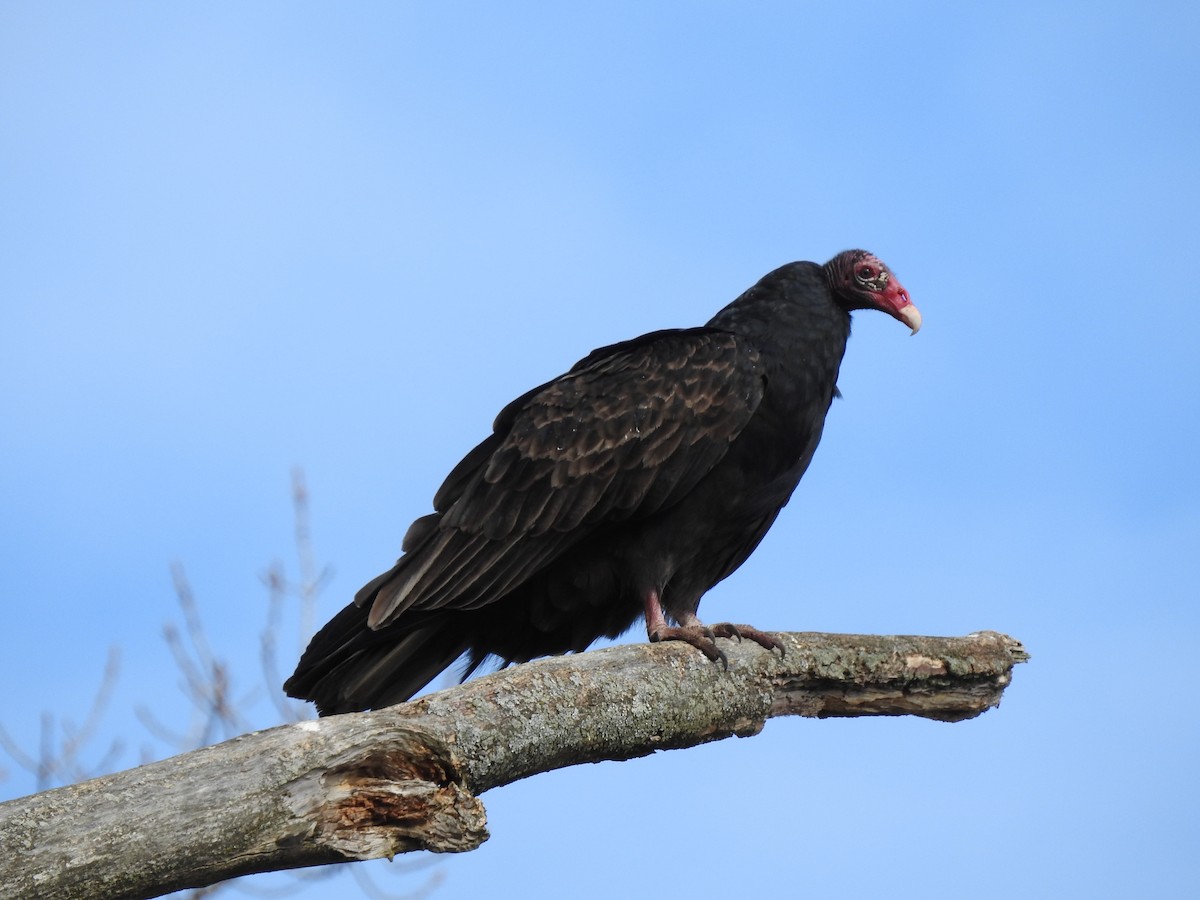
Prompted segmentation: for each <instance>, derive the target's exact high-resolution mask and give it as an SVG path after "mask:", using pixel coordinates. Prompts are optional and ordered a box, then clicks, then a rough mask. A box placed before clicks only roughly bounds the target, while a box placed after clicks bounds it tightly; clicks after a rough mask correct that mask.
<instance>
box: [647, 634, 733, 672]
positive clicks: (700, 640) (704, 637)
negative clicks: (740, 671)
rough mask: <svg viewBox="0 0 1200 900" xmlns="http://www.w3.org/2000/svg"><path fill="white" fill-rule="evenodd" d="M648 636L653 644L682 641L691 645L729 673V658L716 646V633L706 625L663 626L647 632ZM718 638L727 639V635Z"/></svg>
mask: <svg viewBox="0 0 1200 900" xmlns="http://www.w3.org/2000/svg"><path fill="white" fill-rule="evenodd" d="M717 627H720V626H717ZM649 636H650V642H651V643H655V644H656V643H658V642H659V641H683V642H684V643H685V644H691V645H692V646H693V647H695V648H696V649H697V650H699V651H700V652H701V653H703V654H704V655H705V656H707V657H708V658H709V659H710V660H711V661H713V662H720V664H721V665H722V666H723V667H724V668H725V671H729V657H727V656H726V655H725V651H724V650H722V649H721V648H720V647H718V646H717V641H716V638H717V637H718V634H717V632H716V631H714V630H713V629H712V628H709V627H708V626H707V625H703V624H701V623H696V624H695V625H680V626H678V627H672V626H670V625H667V624H663V625H660V626H659V627H657V628H655V629H653V630H649ZM720 637H729V635H727V634H723V635H720Z"/></svg>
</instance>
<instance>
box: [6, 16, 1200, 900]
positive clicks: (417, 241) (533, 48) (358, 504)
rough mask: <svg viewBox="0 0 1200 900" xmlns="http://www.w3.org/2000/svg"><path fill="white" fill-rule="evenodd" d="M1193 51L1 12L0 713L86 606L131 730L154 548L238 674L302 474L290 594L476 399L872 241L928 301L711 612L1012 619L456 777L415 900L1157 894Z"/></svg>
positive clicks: (356, 575) (1164, 824)
mask: <svg viewBox="0 0 1200 900" xmlns="http://www.w3.org/2000/svg"><path fill="white" fill-rule="evenodd" d="M1197 46H1200V13H1198V12H1197V8H1196V7H1195V5H1194V4H1186V3H1160V4H1150V5H1147V4H1145V3H1139V4H1136V5H1135V4H1132V3H1088V4H1083V3H1065V4H1058V5H1055V6H1054V7H1053V8H1047V5H1046V4H1024V3H1016V4H1006V5H1003V6H996V5H994V4H993V5H984V4H958V3H921V4H906V5H900V4H887V3H876V4H869V3H867V4H863V3H843V4H836V5H835V4H811V5H810V4H802V3H736V4H735V3H716V2H712V3H696V4H688V5H685V4H665V3H664V4H655V3H640V4H624V3H605V4H597V5H594V6H593V5H586V6H585V5H583V4H571V5H566V4H548V3H546V4H538V3H506V4H482V3H480V4H460V3H442V4H420V5H418V4H402V3H395V4H378V3H376V4H372V3H360V4H353V5H339V6H336V7H335V6H325V5H316V4H303V3H288V4H283V3H257V4H212V5H207V6H205V7H203V8H200V7H194V6H192V7H189V6H185V5H182V4H152V3H139V4H128V3H125V4H122V3H113V4H104V5H100V4H80V5H74V4H67V3H61V4H43V3H21V2H17V3H8V4H5V5H4V6H3V8H2V9H0V172H2V173H3V176H2V177H0V248H2V249H0V387H2V390H0V459H3V465H2V466H0V546H3V548H4V550H3V556H4V565H3V566H0V597H2V599H3V603H4V608H5V609H6V610H7V611H8V615H7V622H8V625H7V628H6V629H5V631H4V634H3V635H0V683H2V684H4V685H6V686H8V690H7V692H6V696H7V700H6V702H5V703H4V705H3V706H2V707H0V724H3V726H4V728H5V729H6V730H7V731H8V733H9V734H11V735H13V736H14V738H16V739H17V740H19V741H22V742H23V743H24V744H25V746H35V745H36V741H37V729H38V723H39V720H40V716H41V714H42V712H43V710H48V711H52V712H54V713H55V715H56V716H61V717H65V718H73V719H74V720H76V721H78V720H79V719H81V718H82V717H83V715H84V714H85V712H86V710H87V708H88V705H89V703H90V698H91V695H92V693H93V691H94V689H95V686H96V683H97V681H98V679H99V675H100V672H101V670H102V668H103V665H104V660H105V656H106V653H107V650H108V647H109V646H111V645H118V646H120V647H121V648H122V651H123V668H122V674H121V678H120V680H119V682H118V685H117V688H116V693H115V695H114V697H113V701H112V707H111V712H110V714H109V715H108V717H107V718H106V720H105V725H104V729H105V733H104V737H106V738H107V737H110V736H112V735H121V736H123V737H124V738H125V741H126V743H127V745H128V747H129V749H128V750H127V752H126V753H125V755H124V756H123V757H122V760H121V762H122V764H124V765H129V764H133V763H134V762H136V760H137V757H138V753H139V752H140V750H139V748H142V747H143V746H144V747H146V748H148V750H149V752H158V753H163V752H165V751H164V750H163V749H162V747H161V745H158V744H156V742H155V741H154V739H153V738H152V737H151V736H149V735H147V734H146V733H145V731H144V729H142V726H141V725H140V724H138V722H137V721H136V719H135V717H134V715H133V709H134V708H135V707H136V706H138V705H145V706H148V707H150V708H152V709H154V710H155V711H156V714H157V715H158V716H159V717H160V718H162V719H164V720H166V721H168V722H172V723H186V721H187V712H186V701H185V700H184V698H183V697H182V695H181V694H180V692H179V689H178V685H177V682H178V680H179V676H178V674H177V672H176V670H175V668H174V664H173V662H172V660H171V656H170V653H169V651H168V650H167V648H166V646H165V644H164V642H163V640H162V638H161V629H162V625H163V623H165V622H167V621H168V620H174V619H177V618H178V614H177V612H176V606H175V600H174V595H173V592H172V588H171V580H170V574H169V567H170V565H171V564H172V563H173V562H180V563H182V564H183V565H184V566H185V567H186V569H187V571H188V574H189V576H190V579H191V582H192V585H193V587H194V589H195V591H196V593H197V595H198V597H199V600H200V603H201V606H202V609H203V613H204V615H205V617H206V620H207V622H208V625H209V632H210V639H211V641H212V643H213V645H214V647H215V648H216V650H217V652H219V653H220V654H221V655H223V656H224V657H226V658H227V659H228V660H229V661H230V663H231V665H233V666H234V668H235V670H236V671H237V672H239V673H241V675H240V677H241V679H242V682H241V683H242V684H244V685H245V687H246V689H247V690H249V689H250V688H251V687H252V686H253V685H254V684H255V683H256V678H257V672H258V662H257V660H258V633H259V630H260V628H261V627H262V623H263V618H264V615H265V600H264V597H265V594H264V591H263V589H262V586H261V582H260V576H261V574H262V572H263V571H264V570H265V569H266V568H267V566H268V564H269V563H270V562H271V561H272V560H274V559H280V560H283V561H285V562H286V563H287V564H288V565H290V566H292V567H293V570H294V565H295V564H294V560H293V558H292V556H291V527H292V524H291V508H290V503H289V477H290V475H289V473H290V471H291V469H292V467H294V466H301V467H303V469H304V470H305V472H306V474H307V479H308V484H309V488H310V490H311V493H312V514H313V536H314V541H315V544H316V550H317V553H318V554H319V557H320V559H321V560H322V561H323V562H326V563H328V564H329V566H330V567H331V572H332V575H331V578H330V580H329V582H328V583H327V585H326V587H325V590H324V593H323V594H322V595H321V608H320V613H319V614H320V616H321V620H322V621H324V619H325V618H327V617H328V616H329V615H332V614H333V613H334V612H335V611H336V610H337V609H338V608H340V607H341V606H342V605H343V604H344V603H345V602H347V601H348V599H349V598H350V596H351V595H352V593H353V591H354V590H355V589H356V588H357V587H358V586H359V585H360V584H362V583H363V582H365V581H366V580H367V579H369V578H370V577H372V576H374V575H375V574H377V573H378V572H379V571H381V570H382V569H384V568H386V567H387V566H388V565H390V563H391V561H392V559H393V558H394V557H395V555H396V553H397V552H398V547H399V542H400V538H401V536H402V535H403V532H404V530H405V527H406V526H407V524H408V522H409V521H410V520H411V519H413V518H415V517H416V516H418V515H421V514H423V513H424V512H426V511H427V510H428V508H429V503H430V500H431V498H432V495H433V492H434V490H435V489H436V487H437V485H438V484H439V483H440V480H441V477H442V476H443V475H444V474H445V473H446V472H447V471H448V470H449V468H450V466H451V465H453V463H454V462H456V461H457V460H458V458H459V457H460V455H461V454H462V453H463V452H465V451H466V450H467V449H469V448H470V447H471V446H472V445H473V444H474V443H475V442H476V441H477V440H478V439H480V438H481V437H482V436H483V435H484V434H485V433H486V431H487V429H488V427H489V425H490V422H491V419H492V417H493V416H494V414H495V413H496V411H497V410H499V408H500V407H501V406H503V405H504V403H506V402H507V401H508V400H510V399H511V398H512V397H514V396H516V395H517V394H519V393H521V392H522V391H524V390H525V389H527V388H528V387H530V386H532V385H534V384H536V383H539V382H540V381H543V380H545V379H547V378H549V377H552V376H553V375H555V374H557V373H559V372H560V371H562V370H564V369H565V368H566V367H567V366H569V365H570V364H571V363H572V362H574V361H575V360H576V359H578V358H579V357H581V356H582V355H584V354H585V353H586V352H587V351H588V350H590V349H592V348H593V347H595V346H599V345H602V344H605V343H610V342H612V341H615V340H620V339H622V338H627V337H632V336H634V335H637V334H640V333H642V332H645V331H649V330H652V329H655V328H663V327H672V326H683V325H693V324H700V323H702V322H704V321H705V320H706V319H707V318H708V317H709V316H710V315H711V314H712V313H713V312H714V311H716V310H717V309H718V308H720V307H721V306H723V305H724V304H725V303H726V302H728V300H730V299H731V298H733V297H734V296H736V295H737V294H738V293H740V292H741V291H742V290H743V289H744V288H745V287H747V286H748V285H750V284H751V283H753V282H754V281H755V280H756V279H757V278H758V277H759V276H761V275H762V274H764V273H765V272H767V271H768V270H770V269H772V268H774V267H775V266H777V265H779V264H781V263H784V262H787V261H789V260H792V259H815V260H821V261H823V260H825V259H827V258H828V257H830V256H832V255H833V254H834V253H835V252H836V251H838V250H841V249H844V248H847V247H852V246H862V247H866V248H868V249H870V250H872V251H874V252H875V253H877V254H879V255H880V257H881V258H883V259H884V260H885V261H886V262H888V264H889V265H890V266H891V267H892V268H893V269H894V270H895V272H896V273H897V275H898V276H899V277H900V279H901V280H902V281H903V283H904V284H905V286H906V287H907V288H908V290H909V291H910V293H911V294H912V296H913V299H914V300H915V302H916V303H917V305H918V306H919V307H920V309H921V311H922V313H923V314H924V317H925V326H924V328H923V330H922V332H921V334H920V335H919V336H917V337H915V338H912V339H909V338H908V337H907V336H906V335H905V332H904V330H903V328H902V327H900V326H899V325H898V324H897V323H895V322H893V321H892V320H890V319H888V318H887V317H884V316H879V315H872V314H860V315H859V317H858V318H857V320H856V325H855V333H854V336H853V337H852V339H851V343H850V347H849V350H848V352H847V356H846V361H845V364H844V366H843V371H842V379H841V388H842V392H843V394H844V395H845V397H844V400H842V401H840V402H838V403H837V404H835V406H834V409H833V410H832V412H831V415H830V419H829V422H828V425H827V428H826V432H825V439H824V442H823V445H822V447H821V449H820V451H819V452H818V454H817V458H816V461H815V462H814V464H813V467H812V469H811V470H810V472H809V474H808V475H807V476H806V478H805V480H804V482H803V483H802V485H801V487H800V489H799V490H798V491H797V493H796V495H795V497H794V498H793V501H792V503H791V504H790V506H789V507H788V509H787V510H786V511H785V512H784V514H783V515H782V516H781V518H780V520H779V522H778V523H777V524H776V526H775V528H774V529H773V530H772V532H771V534H770V535H769V537H768V538H767V540H766V541H765V542H764V543H763V545H762V546H761V547H760V549H759V550H758V551H757V553H756V554H755V555H754V557H753V558H752V559H751V560H750V561H749V562H748V563H747V565H746V566H745V567H744V568H743V570H742V571H740V572H739V573H738V574H737V575H736V576H734V577H733V578H731V579H730V580H729V581H727V582H726V583H724V584H723V585H721V586H720V587H719V588H718V589H717V590H715V591H713V592H712V593H711V594H710V595H709V596H708V597H707V598H706V599H705V602H704V604H703V605H702V607H701V613H702V615H703V616H704V617H705V618H707V619H709V620H712V621H719V620H722V619H733V620H735V621H751V622H753V623H754V624H756V625H758V626H760V627H764V628H769V629H779V630H822V631H846V632H872V633H930V634H961V633H966V632H969V631H973V630H979V629H984V628H990V629H996V630H1000V631H1005V632H1008V633H1011V634H1013V635H1014V636H1016V637H1019V638H1020V639H1022V640H1023V641H1025V643H1026V644H1027V646H1028V648H1029V649H1030V651H1031V652H1032V653H1033V661H1032V662H1031V663H1030V664H1029V665H1027V666H1024V667H1022V668H1020V669H1019V670H1018V671H1017V672H1016V678H1015V682H1014V684H1013V686H1012V687H1011V688H1010V690H1009V692H1008V693H1007V695H1006V697H1005V701H1004V705H1003V707H1002V708H1001V709H999V710H997V711H993V712H990V713H988V714H987V715H985V716H983V717H982V718H980V719H978V720H975V721H973V722H969V723H963V724H959V725H954V726H948V725H944V724H938V723H930V722H920V721H915V720H914V721H909V720H870V721H867V720H863V721H846V722H833V721H830V722H812V721H801V720H779V721H773V722H771V723H770V724H769V725H768V727H767V729H766V730H765V732H764V733H763V734H762V735H760V736H758V737H756V738H754V739H753V740H746V741H726V742H723V743H721V744H717V745H712V746H708V747H703V748H699V749H695V750H690V751H684V752H675V753H666V754H658V755H656V756H655V757H652V758H649V759H644V760H638V761H634V762H630V763H622V764H603V765H599V766H587V767H583V768H576V769H573V770H567V771H563V772H559V773H554V774H551V775H547V776H542V777H539V778H536V779H532V780H529V781H527V782H523V783H520V784H516V785H512V786H509V787H507V788H504V789H501V790H498V791H495V792H492V793H490V794H487V795H485V797H484V800H485V802H486V804H487V806H488V809H489V813H490V822H491V829H492V833H493V837H492V839H491V841H490V842H489V843H488V844H486V845H485V846H484V847H483V848H481V849H480V850H479V851H476V852H474V853H471V854H467V855H465V856H462V857H457V858H440V859H438V860H437V862H436V866H435V869H434V870H433V871H436V872H438V873H439V877H440V878H441V887H440V889H439V891H440V893H439V896H445V897H458V896H467V895H468V894H473V895H478V894H481V893H484V892H486V893H487V894H488V895H489V896H491V897H494V898H508V897H530V896H558V895H560V893H561V891H562V890H563V889H564V887H563V886H569V891H570V893H571V894H572V896H575V897H579V898H590V897H597V898H599V897H606V898H607V897H611V896H614V895H625V896H642V895H644V894H645V893H647V892H648V891H649V890H650V889H651V888H652V887H654V886H655V885H657V886H658V887H657V891H658V892H660V893H665V894H666V895H668V896H672V895H679V896H684V895H690V896H728V895H731V894H734V893H737V892H744V891H746V890H760V889H762V890H767V891H772V892H779V891H783V892H785V894H784V895H785V896H786V895H788V894H789V893H790V894H792V895H797V894H802V895H814V896H815V895H819V894H821V895H823V894H828V893H832V892H835V891H836V892H838V893H840V894H842V895H845V896H874V895H880V894H883V893H885V892H886V893H887V894H888V895H889V896H892V897H901V898H903V897H926V896H929V895H930V894H931V893H947V892H952V893H954V894H955V895H958V894H962V893H965V892H969V893H970V894H971V895H972V896H975V897H979V898H992V897H995V898H1000V897H1008V896H1010V895H1011V894H1012V893H1013V892H1014V891H1018V892H1020V893H1022V894H1024V895H1025V896H1032V897H1054V896H1089V897H1129V896H1180V895H1182V894H1184V893H1186V892H1187V891H1188V890H1194V886H1195V884H1196V883H1197V880H1198V879H1200V862H1198V860H1197V857H1196V854H1195V847H1196V845H1197V842H1198V839H1200V825H1198V823H1197V817H1196V813H1195V809H1196V807H1197V800H1200V790H1198V787H1200V785H1198V775H1197V772H1198V771H1200V766H1198V765H1197V763H1198V760H1197V756H1196V754H1197V749H1196V748H1197V746H1198V738H1200V735H1198V733H1197V731H1198V729H1197V727H1196V725H1195V724H1194V720H1195V716H1194V715H1193V714H1192V711H1191V709H1190V706H1191V704H1190V701H1188V699H1187V698H1188V696H1189V690H1190V685H1191V681H1192V669H1193V666H1192V665H1191V662H1190V661H1191V657H1192V656H1193V655H1194V653H1195V648H1194V646H1193V645H1192V641H1191V640H1190V637H1191V635H1192V634H1193V633H1194V632H1195V631H1196V628H1197V626H1198V625H1200V613H1198V612H1197V605H1196V602H1195V601H1196V595H1197V587H1196V586H1197V583H1198V582H1200V562H1198V557H1200V552H1198V548H1200V469H1198V468H1197V466H1196V465H1195V464H1194V459H1193V457H1194V453H1195V447H1196V446H1197V439H1198V424H1200V415H1198V414H1197V406H1198V400H1197V398H1198V396H1200V362H1198V359H1200V354H1197V352H1196V350H1195V341H1196V336H1197V334H1198V333H1200V316H1198V314H1197V300H1196V295H1197V288H1196V285H1195V284H1194V281H1193V269H1194V268H1195V265H1196V250H1195V248H1196V246H1197V243H1198V241H1197V239H1198V237H1200V234H1198V228H1197V224H1196V222H1197V217H1196V210H1197V208H1198V207H1200V174H1198V173H1200V167H1198V166H1197V160H1198V159H1200V121H1198V119H1197V116H1196V112H1197V110H1198V109H1200V81H1198V80H1197V78H1196V75H1195V70H1196V66H1197V63H1198V62H1200V58H1198V54H1197V50H1196V47H1197ZM287 639H288V640H289V641H298V640H299V636H298V635H289V636H288V637H287ZM629 639H633V640H640V639H642V634H641V632H640V631H636V630H635V631H634V632H632V633H631V634H630V635H629ZM292 652H294V651H289V653H292ZM255 708H256V710H257V713H256V715H257V716H258V718H257V720H256V721H257V723H258V724H260V725H264V726H265V725H268V724H271V722H272V720H271V718H270V712H269V709H268V706H267V704H266V702H265V700H264V699H263V698H261V697H259V699H258V705H257V706H256V707H255ZM102 744H103V741H101V742H99V743H98V748H97V753H96V755H97V756H99V755H100V754H99V750H100V749H102ZM0 766H3V768H4V769H5V770H6V774H7V778H6V779H4V780H0V796H5V797H7V796H16V795H19V794H22V793H25V792H27V791H29V790H30V789H31V782H30V780H29V779H28V778H27V777H26V776H25V774H24V773H23V772H21V771H20V769H19V768H18V767H17V766H15V765H13V764H12V763H11V761H8V760H3V761H0ZM593 859H603V860H604V863H603V864H600V865H596V864H595V863H593V862H592V860H593ZM376 868H381V869H384V870H386V869H387V866H386V864H383V865H377V866H376ZM393 868H394V867H393ZM532 873H537V876H538V879H537V881H538V882H539V883H540V886H539V885H538V883H535V882H531V877H532ZM424 877H425V876H424V875H415V876H411V880H405V879H403V878H402V879H399V880H396V879H393V878H392V877H391V876H389V875H388V874H386V872H384V874H382V875H380V876H379V878H380V881H381V883H382V884H385V885H387V886H389V887H401V888H402V887H405V886H409V885H412V884H417V883H420V880H421V879H422V878H424ZM664 880H665V883H664ZM353 889H354V885H353V882H351V881H349V880H347V879H345V878H342V879H338V880H336V881H332V882H324V883H321V884H318V885H316V886H314V887H311V888H309V889H308V890H307V891H306V893H305V894H304V896H310V897H314V898H316V897H323V896H329V897H333V896H345V894H346V892H347V891H350V890H353Z"/></svg>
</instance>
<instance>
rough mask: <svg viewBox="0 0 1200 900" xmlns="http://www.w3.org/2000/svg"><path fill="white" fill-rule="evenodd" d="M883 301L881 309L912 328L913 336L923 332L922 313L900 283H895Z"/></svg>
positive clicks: (885, 294)
mask: <svg viewBox="0 0 1200 900" xmlns="http://www.w3.org/2000/svg"><path fill="white" fill-rule="evenodd" d="M881 300H882V306H881V309H882V310H883V311H884V312H885V313H887V314H888V315H889V316H892V317H893V318H895V319H899V320H900V321H901V322H903V323H904V324H905V325H907V326H908V327H909V328H911V329H912V334H916V333H917V332H918V331H920V330H921V311H920V310H919V309H917V308H916V307H915V306H914V305H913V302H912V299H911V298H910V297H909V296H908V291H906V290H905V289H904V288H903V287H901V286H900V284H899V282H895V281H893V282H892V287H891V289H890V290H888V291H887V292H886V293H884V295H883V297H882V298H881Z"/></svg>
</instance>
